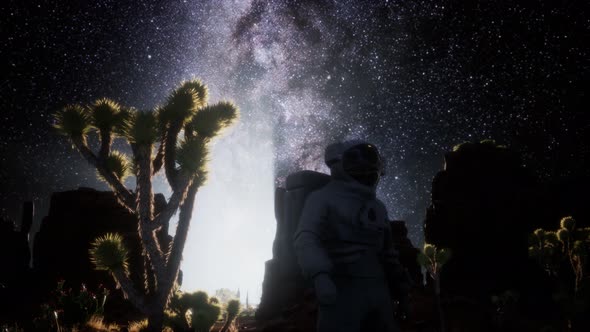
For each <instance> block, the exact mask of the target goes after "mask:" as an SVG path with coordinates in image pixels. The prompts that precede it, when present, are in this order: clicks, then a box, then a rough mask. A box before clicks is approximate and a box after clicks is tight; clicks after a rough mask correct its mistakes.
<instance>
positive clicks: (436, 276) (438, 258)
mask: <svg viewBox="0 0 590 332" xmlns="http://www.w3.org/2000/svg"><path fill="white" fill-rule="evenodd" d="M450 259H451V249H448V248H437V247H436V246H435V245H433V244H428V243H425V244H424V249H423V251H422V252H420V253H418V257H417V260H418V264H420V266H422V267H424V268H425V269H426V271H427V272H428V274H429V275H430V277H431V278H432V280H433V281H434V300H435V303H436V310H437V312H438V317H439V325H440V331H441V332H444V330H445V320H444V315H443V312H442V307H441V303H440V271H441V269H442V267H443V266H444V265H445V264H446V263H447V262H448V261H449V260H450Z"/></svg>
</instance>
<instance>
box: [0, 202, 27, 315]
mask: <svg viewBox="0 0 590 332" xmlns="http://www.w3.org/2000/svg"><path fill="white" fill-rule="evenodd" d="M33 210H34V206H33V202H25V203H24V204H23V214H22V220H21V223H20V227H19V228H20V229H18V230H17V229H16V225H15V224H14V222H13V221H12V220H10V219H9V218H8V217H5V216H2V217H0V322H2V321H10V320H16V319H19V318H27V317H26V316H27V314H30V312H31V306H30V303H29V302H30V301H28V299H30V297H31V295H32V294H31V293H32V292H31V289H30V287H29V284H28V283H29V280H30V277H31V273H30V268H29V262H30V260H31V252H30V250H29V231H30V230H31V225H32V223H33V213H34V212H33ZM29 318H30V317H29Z"/></svg>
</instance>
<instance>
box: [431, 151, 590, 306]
mask: <svg viewBox="0 0 590 332" xmlns="http://www.w3.org/2000/svg"><path fill="white" fill-rule="evenodd" d="M556 189H557V188H556V187H555V185H549V184H545V183H542V182H541V181H539V180H538V179H537V178H536V177H535V176H533V175H532V173H531V172H529V171H528V170H527V169H526V168H525V167H523V166H522V165H521V161H520V157H519V155H518V154H517V153H515V152H514V151H512V150H510V149H507V148H505V147H503V146H498V145H496V144H495V143H494V142H490V141H488V142H486V141H484V142H481V143H466V144H462V145H460V146H457V147H456V148H455V149H454V151H453V152H449V153H447V154H446V155H445V167H444V170H443V171H440V172H439V173H438V174H437V175H436V176H435V178H434V180H433V184H432V203H431V206H430V207H429V209H428V211H427V216H426V220H425V222H424V232H425V241H426V242H428V243H432V244H435V245H436V246H437V247H448V248H450V249H451V250H452V253H453V256H452V258H451V260H450V261H449V262H448V263H447V265H445V267H444V268H443V270H442V274H441V287H442V291H443V295H446V296H447V297H451V298H452V297H463V298H467V299H471V300H475V301H477V302H478V303H481V304H483V305H485V304H486V303H490V298H491V296H492V295H498V294H501V293H503V292H505V291H508V290H510V291H513V292H516V293H517V294H519V295H520V300H519V306H520V309H521V310H522V312H523V313H525V314H528V315H534V316H537V317H542V318H550V317H552V316H555V313H556V312H557V310H554V309H555V306H554V303H553V302H552V299H551V295H552V287H553V285H552V283H551V281H550V279H549V278H548V276H547V274H546V273H545V272H544V271H542V269H541V268H540V267H539V266H538V265H537V263H536V262H534V261H533V260H532V259H530V258H529V257H528V251H527V248H528V237H529V234H531V233H532V232H533V231H534V230H535V229H536V228H539V227H543V228H548V229H555V227H556V226H557V224H558V222H559V219H560V218H561V217H563V216H565V215H570V214H576V212H580V211H583V210H587V208H582V209H580V207H581V206H582V205H576V204H571V202H570V205H569V206H564V205H563V204H562V203H560V200H561V199H559V198H558V197H557V196H560V193H563V192H564V188H561V189H559V190H556Z"/></svg>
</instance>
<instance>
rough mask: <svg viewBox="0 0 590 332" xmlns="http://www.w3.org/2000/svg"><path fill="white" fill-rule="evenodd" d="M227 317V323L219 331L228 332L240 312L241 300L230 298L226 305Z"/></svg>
mask: <svg viewBox="0 0 590 332" xmlns="http://www.w3.org/2000/svg"><path fill="white" fill-rule="evenodd" d="M225 310H226V313H227V318H226V319H225V324H223V327H222V328H221V330H220V331H219V332H227V330H228V329H229V327H230V326H231V324H232V323H233V321H234V319H235V318H236V317H237V316H238V314H239V313H240V301H239V300H230V301H229V302H228V303H227V307H226V309H225Z"/></svg>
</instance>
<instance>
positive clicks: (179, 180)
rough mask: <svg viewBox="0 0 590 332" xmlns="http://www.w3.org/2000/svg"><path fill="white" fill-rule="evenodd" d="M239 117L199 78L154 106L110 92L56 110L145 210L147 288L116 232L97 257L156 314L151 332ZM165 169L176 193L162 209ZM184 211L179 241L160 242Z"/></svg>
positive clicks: (70, 134)
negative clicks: (137, 280)
mask: <svg viewBox="0 0 590 332" xmlns="http://www.w3.org/2000/svg"><path fill="white" fill-rule="evenodd" d="M237 116H238V110H237V107H236V106H235V105H233V104H232V103H229V102H220V103H217V104H215V105H207V87H206V86H205V85H204V84H203V83H202V82H201V81H199V80H191V81H186V82H184V83H182V84H181V85H180V86H179V87H178V88H176V89H175V90H174V91H172V93H171V94H170V96H169V97H168V99H167V100H166V102H165V103H164V105H163V106H161V107H158V108H156V109H155V110H154V111H139V110H136V109H133V108H126V107H123V106H121V105H120V104H118V103H117V102H115V101H112V100H110V99H106V98H103V99H99V100H97V101H96V102H94V103H92V104H91V105H88V106H80V105H70V106H66V107H65V108H64V109H62V110H60V111H58V112H57V113H56V114H55V124H54V127H55V129H56V130H57V131H58V133H60V134H62V135H65V136H66V137H67V138H68V139H69V141H70V142H71V143H72V145H73V146H74V147H75V148H76V149H77V150H78V151H79V152H80V154H81V155H82V156H83V157H84V158H85V159H86V160H87V161H88V162H89V163H90V164H91V165H92V166H93V167H94V168H96V170H97V173H98V178H99V179H100V180H102V181H104V182H106V183H107V184H108V185H109V186H110V187H111V189H112V190H113V192H114V193H115V196H116V198H117V201H118V202H119V204H120V205H121V206H123V207H125V208H126V209H127V210H129V211H130V212H131V213H133V214H134V215H136V216H137V220H138V225H139V227H138V232H139V235H140V239H141V243H142V246H143V252H144V253H145V257H144V260H145V262H146V266H147V269H146V271H147V272H146V273H148V275H146V276H145V278H146V280H149V281H151V282H146V283H145V284H146V289H143V290H137V289H135V288H134V286H133V284H132V282H131V280H130V279H129V275H128V271H127V260H126V249H125V247H124V244H123V241H122V238H121V237H120V236H118V235H113V234H108V235H106V236H104V237H102V238H99V239H97V240H96V241H95V242H94V243H93V247H92V249H91V250H90V256H91V260H92V261H93V262H94V263H95V265H96V268H97V269H105V270H108V271H109V272H110V273H111V275H112V276H113V278H114V279H115V281H116V282H117V284H118V285H119V286H120V287H121V289H122V291H123V293H124V295H125V296H126V297H127V298H128V299H129V300H130V301H131V302H132V303H133V305H134V306H135V307H137V308H138V309H139V310H140V311H142V312H143V313H144V314H146V315H147V316H148V322H149V323H148V329H149V330H151V331H160V330H161V327H162V322H163V319H164V308H165V305H166V303H167V302H168V299H169V297H170V295H171V293H172V292H173V287H174V284H175V282H176V279H177V276H178V270H179V266H180V261H181V257H182V251H183V249H184V245H185V242H186V237H187V232H188V229H189V225H190V221H191V217H192V215H193V212H192V210H193V207H194V200H195V196H196V193H197V191H198V190H199V188H200V187H201V186H202V185H203V184H204V183H205V181H206V178H207V167H206V165H207V161H208V154H209V145H210V142H211V140H212V139H213V138H214V137H216V136H217V135H219V134H220V133H221V132H222V131H223V129H224V128H227V127H229V126H230V125H232V124H233V123H234V121H235V120H236V118H237ZM93 131H95V132H97V134H98V137H99V140H100V147H99V149H98V151H93V150H92V149H91V148H90V146H89V144H88V143H87V138H88V134H89V133H91V132H93ZM115 137H120V138H122V139H123V140H124V141H126V142H127V143H128V145H129V146H130V148H131V151H132V156H127V155H125V154H124V153H122V152H121V151H115V150H113V149H112V142H113V139H114V138H115ZM154 152H155V153H154ZM162 168H163V169H164V172H165V174H166V179H167V181H168V183H169V184H170V187H171V188H172V195H171V196H170V199H169V201H168V202H167V204H166V207H165V208H164V209H163V210H162V211H160V212H159V214H158V215H154V195H153V189H152V179H153V176H154V175H155V174H156V173H158V171H159V170H160V169H162ZM129 175H133V176H135V177H136V181H135V182H136V188H135V190H134V191H131V190H130V189H128V188H127V187H126V186H125V178H126V177H127V176H129ZM177 212H179V213H178V224H177V229H176V233H175V235H174V238H173V241H172V244H171V245H170V246H168V245H165V244H164V243H160V240H159V239H158V237H157V236H156V235H155V234H156V231H158V230H160V229H161V228H162V227H163V226H164V225H167V224H168V223H169V221H170V219H171V217H172V216H173V215H174V214H176V213H177ZM152 293H153V294H152ZM148 294H149V296H148Z"/></svg>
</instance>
